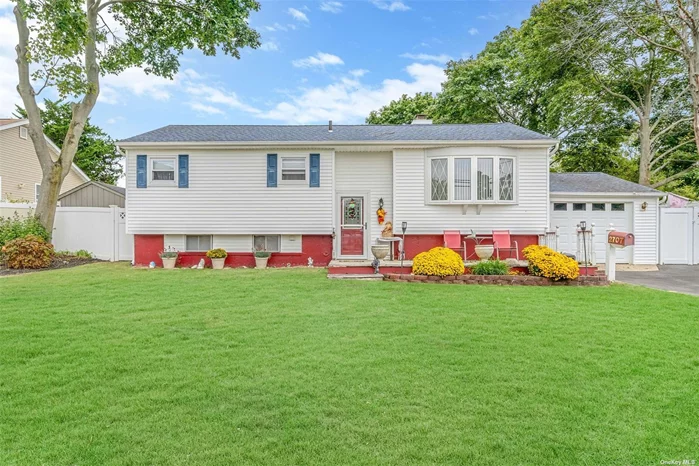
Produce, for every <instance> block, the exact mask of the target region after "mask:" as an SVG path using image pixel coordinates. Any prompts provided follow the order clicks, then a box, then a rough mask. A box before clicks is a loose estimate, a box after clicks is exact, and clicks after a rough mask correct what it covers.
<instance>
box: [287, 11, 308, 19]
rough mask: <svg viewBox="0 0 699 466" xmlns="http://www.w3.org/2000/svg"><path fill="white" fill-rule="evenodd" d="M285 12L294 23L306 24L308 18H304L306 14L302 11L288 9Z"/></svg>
mask: <svg viewBox="0 0 699 466" xmlns="http://www.w3.org/2000/svg"><path fill="white" fill-rule="evenodd" d="M287 12H288V13H289V14H290V15H291V17H292V18H294V19H295V20H296V21H301V22H303V23H308V22H309V20H308V16H306V13H304V12H303V11H300V10H297V9H296V8H289V9H288V10H287Z"/></svg>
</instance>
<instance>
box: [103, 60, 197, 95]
mask: <svg viewBox="0 0 699 466" xmlns="http://www.w3.org/2000/svg"><path fill="white" fill-rule="evenodd" d="M192 73H194V74H196V75H197V76H198V74H197V73H196V71H194V70H184V71H183V72H182V73H179V74H178V75H177V76H175V79H168V78H163V77H161V76H156V75H154V74H146V73H145V72H144V71H143V70H142V69H140V68H136V67H132V68H127V69H126V70H124V71H123V72H121V73H120V74H118V75H113V74H110V75H107V76H104V77H103V78H102V80H101V92H100V97H99V100H100V101H102V102H104V103H108V104H116V103H121V101H122V99H121V98H122V97H123V92H124V91H128V92H130V93H131V94H134V95H137V96H143V97H149V98H151V99H155V100H161V101H163V100H168V99H170V97H171V96H172V94H171V92H170V91H171V90H172V89H173V88H175V87H176V86H177V85H178V81H179V80H181V79H182V78H185V77H189V78H192Z"/></svg>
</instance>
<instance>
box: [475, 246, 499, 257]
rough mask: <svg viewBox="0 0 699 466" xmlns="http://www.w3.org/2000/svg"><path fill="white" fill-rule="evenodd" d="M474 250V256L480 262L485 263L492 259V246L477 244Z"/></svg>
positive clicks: (493, 249)
mask: <svg viewBox="0 0 699 466" xmlns="http://www.w3.org/2000/svg"><path fill="white" fill-rule="evenodd" d="M475 249H476V255H477V256H478V258H479V259H480V260H482V261H486V260H488V259H490V258H491V257H493V252H494V251H495V248H493V245H492V244H478V245H476V248H475Z"/></svg>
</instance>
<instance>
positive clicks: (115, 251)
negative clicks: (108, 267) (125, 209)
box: [109, 205, 119, 262]
mask: <svg viewBox="0 0 699 466" xmlns="http://www.w3.org/2000/svg"><path fill="white" fill-rule="evenodd" d="M109 209H110V210H111V213H112V257H111V258H110V259H109V261H110V262H116V261H118V260H119V206H116V205H110V206H109Z"/></svg>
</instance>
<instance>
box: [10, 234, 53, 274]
mask: <svg viewBox="0 0 699 466" xmlns="http://www.w3.org/2000/svg"><path fill="white" fill-rule="evenodd" d="M2 253H3V256H4V258H5V262H6V263H7V267H9V268H11V269H43V268H45V267H48V266H49V265H51V259H53V245H52V244H49V243H47V242H46V241H44V239H43V238H41V237H39V236H36V235H27V236H25V237H24V238H18V239H13V240H12V241H10V242H8V243H7V244H6V245H4V246H3V247H2Z"/></svg>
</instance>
